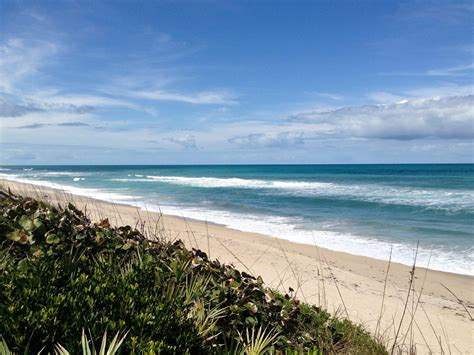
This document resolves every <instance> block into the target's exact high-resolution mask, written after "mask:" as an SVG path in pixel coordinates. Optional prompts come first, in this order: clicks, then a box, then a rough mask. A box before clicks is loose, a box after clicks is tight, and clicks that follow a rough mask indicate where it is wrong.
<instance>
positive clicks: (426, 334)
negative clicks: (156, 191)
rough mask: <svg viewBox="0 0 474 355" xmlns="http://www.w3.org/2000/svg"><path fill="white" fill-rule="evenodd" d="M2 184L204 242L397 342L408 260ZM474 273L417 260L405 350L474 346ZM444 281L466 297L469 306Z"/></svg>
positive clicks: (211, 250) (213, 251)
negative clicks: (383, 258)
mask: <svg viewBox="0 0 474 355" xmlns="http://www.w3.org/2000/svg"><path fill="white" fill-rule="evenodd" d="M0 187H2V188H4V189H5V188H10V189H11V190H12V191H13V192H17V193H20V194H22V195H29V196H34V197H40V198H42V199H44V200H48V201H50V202H53V203H61V204H65V202H66V201H72V202H73V203H75V204H76V205H77V206H78V207H81V208H83V209H86V210H87V213H88V214H89V215H90V217H91V218H92V219H94V220H99V219H103V218H105V217H107V218H109V220H110V222H111V223H113V224H117V225H122V224H130V225H133V226H138V227H139V228H144V229H145V230H146V231H148V232H150V233H159V234H160V235H161V236H164V237H166V238H168V239H178V238H179V239H182V240H183V241H184V242H185V243H186V245H187V246H188V247H194V248H199V249H202V250H203V251H205V252H207V253H208V254H209V255H210V256H211V258H217V259H219V260H220V261H221V262H225V263H231V264H234V265H235V266H236V267H238V268H239V269H241V270H245V271H247V272H250V273H252V274H254V275H256V276H257V275H261V276H262V277H263V279H264V280H265V282H266V284H267V285H268V286H270V287H273V288H278V289H280V290H282V291H285V292H288V291H289V288H290V287H291V288H292V289H294V294H296V296H297V297H298V298H300V299H301V300H303V301H306V302H309V303H313V304H316V305H320V306H321V307H325V308H327V309H328V310H329V311H330V312H333V313H338V314H339V315H341V316H345V317H348V318H349V319H351V320H352V321H354V322H359V323H362V324H363V325H364V326H365V327H366V328H367V329H368V330H370V331H371V332H372V333H373V334H376V335H377V336H379V337H381V338H383V340H384V342H385V343H386V344H387V346H388V347H389V348H390V345H391V344H393V341H394V338H395V334H396V332H397V329H398V327H399V325H400V319H401V317H402V314H403V313H404V308H405V304H406V300H407V292H408V289H409V281H410V275H411V274H410V271H411V269H412V268H411V267H409V266H405V265H402V264H398V263H391V264H390V270H389V272H388V276H387V268H388V265H389V263H388V261H381V260H376V259H371V258H367V257H363V256H356V255H352V254H347V253H341V252H335V251H331V250H328V249H324V248H320V247H316V246H311V245H304V244H297V243H293V242H289V241H287V240H284V239H278V238H275V237H269V236H266V235H261V234H257V233H247V232H242V231H238V230H234V229H230V228H226V227H225V226H221V225H216V224H212V223H206V222H204V221H196V220H188V219H184V218H181V217H177V216H170V215H162V214H160V213H156V212H148V211H144V210H138V209H137V208H135V207H132V206H127V205H116V204H111V203H107V202H103V201H99V200H94V199H91V198H87V197H80V196H73V195H69V194H67V193H65V192H63V191H60V190H54V189H50V188H45V187H38V186H34V185H29V184H22V183H16V182H11V181H6V180H0ZM388 257H389V256H388V255H387V260H388ZM386 278H387V282H385V280H386ZM473 279H474V278H473V277H472V276H466V275H459V274H452V273H446V272H440V271H434V270H427V269H424V268H422V267H418V266H417V267H416V270H415V277H414V292H413V291H412V292H411V293H410V297H409V301H408V304H407V307H406V310H405V315H404V318H403V322H402V326H401V330H400V332H399V335H398V340H397V343H399V345H400V346H401V347H402V348H403V349H405V350H406V351H408V349H409V347H410V344H416V350H417V353H419V354H427V353H430V352H431V353H435V354H442V353H446V354H451V353H452V354H459V353H462V354H474V341H473V330H474V327H473V325H474V322H473V321H472V319H471V317H470V315H469V314H468V312H470V313H471V314H473V315H474V283H473ZM443 285H445V286H446V287H447V288H449V289H450V290H451V291H452V292H453V293H454V294H455V295H456V297H457V298H459V299H460V300H462V302H463V304H464V306H465V307H466V308H467V310H468V311H466V309H465V308H464V306H462V305H461V304H460V302H459V301H458V300H457V299H456V297H455V296H454V295H453V294H451V293H450V292H449V291H448V290H447V289H446V288H445V287H443ZM384 290H385V297H383V294H384ZM421 290H422V292H420V291H421ZM420 294H421V298H420V302H419V303H418V302H417V301H418V298H419V297H420ZM413 296H414V298H413ZM382 301H383V310H382V311H381V309H382ZM381 314H382V316H381V317H380V315H381ZM413 315H414V317H413ZM379 319H380V325H379V326H378V327H377V324H378V323H379Z"/></svg>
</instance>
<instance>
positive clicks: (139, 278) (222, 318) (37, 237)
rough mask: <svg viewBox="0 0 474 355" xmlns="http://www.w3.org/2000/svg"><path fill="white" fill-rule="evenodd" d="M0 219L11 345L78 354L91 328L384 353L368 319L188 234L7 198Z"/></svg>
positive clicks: (134, 342) (224, 348) (1, 313)
mask: <svg viewBox="0 0 474 355" xmlns="http://www.w3.org/2000/svg"><path fill="white" fill-rule="evenodd" d="M0 214H1V215H0V335H2V336H3V337H4V338H5V340H6V342H7V344H9V346H10V348H11V350H13V351H24V350H25V349H27V348H28V349H29V350H30V351H31V352H38V351H40V350H41V349H44V351H53V349H54V345H55V344H57V343H60V344H61V345H63V346H64V347H65V348H67V349H68V350H69V351H71V353H77V352H79V350H80V340H81V332H82V329H84V328H85V329H89V331H90V334H91V337H92V338H93V339H100V338H101V336H102V335H103V334H104V332H105V331H108V332H109V334H113V333H117V332H118V331H128V336H127V338H126V339H125V341H124V343H123V345H122V347H121V350H122V351H123V352H125V353H140V354H141V353H159V352H161V353H179V354H186V353H192V354H199V353H212V352H228V351H236V350H238V349H240V350H242V349H244V348H245V347H247V349H248V347H249V346H253V345H255V344H254V341H255V339H256V338H257V339H260V340H262V338H263V340H269V342H268V344H266V345H268V346H265V347H264V348H268V347H270V346H271V347H272V349H273V350H275V351H302V350H305V351H307V350H314V349H315V348H318V349H320V350H322V351H323V352H337V351H350V352H353V353H376V354H379V353H380V354H385V353H386V350H385V349H384V348H383V346H382V345H381V344H379V343H377V342H376V341H375V340H373V339H372V338H371V337H370V335H369V333H367V332H366V331H365V330H364V329H363V328H361V327H360V326H357V325H354V324H353V323H351V322H349V321H347V320H341V319H337V318H334V317H332V316H331V315H330V314H328V313H327V312H326V311H324V310H322V309H319V308H318V307H315V306H311V305H307V304H302V303H300V302H299V301H298V300H297V299H295V298H293V297H290V296H289V295H284V294H281V293H279V292H276V291H274V290H271V289H268V288H266V287H265V286H264V283H263V280H262V279H261V278H260V277H258V278H254V277H253V276H251V275H249V274H246V273H245V272H240V271H238V270H237V269H235V268H234V267H232V266H228V265H223V264H221V263H219V262H218V261H211V260H209V259H208V258H207V255H206V254H205V253H203V252H202V251H200V250H195V249H193V250H188V249H186V248H185V247H184V245H183V243H182V242H180V241H178V242H175V243H167V242H156V241H151V240H148V239H146V238H145V237H144V236H143V235H142V234H141V233H139V232H138V231H136V230H135V229H133V228H131V227H130V226H123V227H111V226H110V225H109V223H108V221H107V220H104V221H102V222H100V223H92V222H91V221H90V220H89V219H88V218H87V217H86V216H85V215H84V214H83V213H82V212H81V211H79V210H77V209H76V208H75V207H74V206H73V205H71V204H69V206H67V207H66V208H55V207H53V206H51V205H48V204H45V203H43V202H40V201H36V200H32V199H27V198H21V197H14V196H6V195H5V196H3V197H1V199H0ZM257 345H259V344H257ZM260 345H261V344H260ZM254 348H256V347H254Z"/></svg>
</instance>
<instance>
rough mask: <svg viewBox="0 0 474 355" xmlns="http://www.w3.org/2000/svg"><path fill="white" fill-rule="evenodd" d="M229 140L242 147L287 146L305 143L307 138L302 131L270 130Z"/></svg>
mask: <svg viewBox="0 0 474 355" xmlns="http://www.w3.org/2000/svg"><path fill="white" fill-rule="evenodd" d="M229 142H230V143H233V144H237V145H238V146H240V147H242V148H259V147H266V148H287V147H295V146H301V145H303V144H304V142H305V138H304V134H303V133H302V132H280V133H277V132H270V133H252V134H248V135H244V136H235V137H232V138H230V139H229Z"/></svg>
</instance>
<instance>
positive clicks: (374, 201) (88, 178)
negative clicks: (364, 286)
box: [0, 164, 474, 274]
mask: <svg viewBox="0 0 474 355" xmlns="http://www.w3.org/2000/svg"><path fill="white" fill-rule="evenodd" d="M0 169H1V171H0V178H1V177H3V178H8V179H13V180H19V181H29V182H34V183H36V184H41V185H47V186H51V184H52V183H54V184H56V185H55V186H56V187H62V188H64V189H66V190H68V191H70V192H72V193H76V194H82V195H89V196H93V197H97V198H101V199H105V200H114V201H117V202H125V203H130V204H134V205H138V206H141V207H145V206H146V208H148V209H161V210H162V211H163V212H165V213H172V214H177V215H182V216H185V217H190V218H196V219H206V220H208V221H211V222H216V223H222V224H225V225H227V226H230V227H233V228H236V229H241V230H245V231H255V232H261V233H265V234H270V235H274V236H278V237H282V238H287V239H290V240H293V241H296V242H301V243H308V244H317V245H320V246H323V247H327V248H330V249H334V250H340V251H346V252H350V253H354V254H360V255H366V256H372V257H376V258H382V259H386V258H388V255H389V252H390V247H391V246H393V259H394V260H395V261H399V262H403V263H406V264H409V263H410V262H412V259H413V249H414V245H415V244H416V242H417V241H418V240H419V242H420V255H419V260H420V265H421V266H426V263H427V261H428V256H429V255H430V253H432V257H431V263H430V267H432V268H435V269H439V270H445V271H451V272H458V273H463V274H472V267H471V265H472V255H471V254H472V245H473V240H474V239H473V238H474V231H473V220H474V164H432V165H430V164H413V165H247V166H242V165H238V166H236V165H231V166H214V165H213V166H31V167H28V166H5V167H2V168H0Z"/></svg>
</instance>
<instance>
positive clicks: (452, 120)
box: [291, 95, 474, 140]
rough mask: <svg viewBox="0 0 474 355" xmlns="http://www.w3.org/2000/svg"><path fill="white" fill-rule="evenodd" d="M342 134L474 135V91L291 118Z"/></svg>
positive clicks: (394, 136) (405, 136) (398, 136)
mask: <svg viewBox="0 0 474 355" xmlns="http://www.w3.org/2000/svg"><path fill="white" fill-rule="evenodd" d="M291 121H292V122H301V123H306V124H307V125H308V129H311V127H313V128H317V127H318V126H320V125H325V126H326V127H329V130H328V132H327V133H330V134H332V135H339V136H349V137H363V138H381V139H399V140H410V139H418V138H428V137H435V138H440V139H454V138H457V139H472V138H474V128H473V125H474V95H467V96H452V97H444V98H440V99H428V100H426V99H425V100H421V99H420V100H412V101H404V102H402V103H396V104H390V105H366V106H354V107H345V108H342V109H338V110H333V111H326V112H307V113H300V114H298V115H296V116H294V117H293V118H292V119H291Z"/></svg>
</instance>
